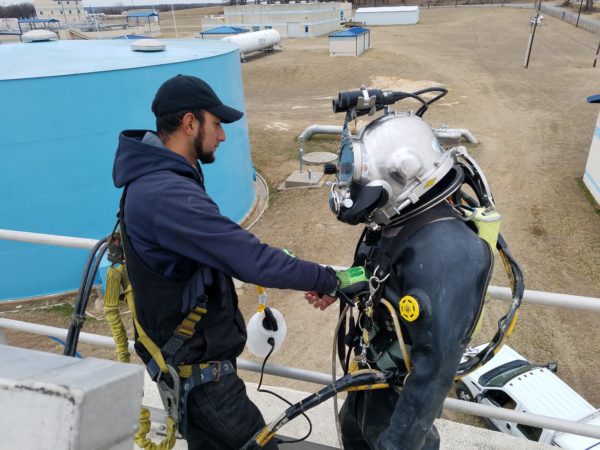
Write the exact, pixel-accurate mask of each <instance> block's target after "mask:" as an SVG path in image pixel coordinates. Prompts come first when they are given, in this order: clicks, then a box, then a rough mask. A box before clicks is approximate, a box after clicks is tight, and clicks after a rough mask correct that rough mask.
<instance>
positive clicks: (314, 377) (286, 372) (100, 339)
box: [0, 317, 331, 384]
mask: <svg viewBox="0 0 600 450" xmlns="http://www.w3.org/2000/svg"><path fill="white" fill-rule="evenodd" d="M2 329H7V330H14V331H25V332H27V333H32V334H39V335H42V336H54V337H57V338H59V339H63V340H64V339H66V337H67V333H68V330H66V329H63V328H57V327H50V326H47V325H40V324H37V323H31V322H21V321H18V320H12V319H5V318H1V317H0V337H1V330H2ZM79 342H82V343H84V344H93V345H98V346H100V347H108V348H115V347H116V345H115V341H114V340H113V338H112V337H109V336H100V335H98V334H91V333H83V332H82V333H80V334H79ZM133 343H134V342H133V341H129V350H130V351H134V349H133ZM237 364H238V367H239V368H240V369H243V370H248V371H249V372H260V368H261V364H259V363H257V362H254V361H248V360H247V359H243V358H238V359H237ZM265 373H267V374H271V375H277V376H280V377H284V378H293V379H297V380H301V381H308V382H310V383H317V384H329V383H330V382H331V376H330V375H326V374H324V373H320V372H313V371H310V370H304V369H296V368H291V367H285V366H278V365H274V364H266V365H265Z"/></svg>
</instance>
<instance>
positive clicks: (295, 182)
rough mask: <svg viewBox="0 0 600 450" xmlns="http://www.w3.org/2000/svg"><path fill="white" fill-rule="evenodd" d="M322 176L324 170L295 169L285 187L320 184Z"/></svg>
mask: <svg viewBox="0 0 600 450" xmlns="http://www.w3.org/2000/svg"><path fill="white" fill-rule="evenodd" d="M321 178H323V172H317V171H314V170H311V171H308V170H303V171H302V172H300V171H299V170H294V171H293V172H292V173H291V175H290V176H289V177H287V179H286V180H285V183H284V185H285V187H286V188H290V187H310V186H320V185H321V184H320V182H321Z"/></svg>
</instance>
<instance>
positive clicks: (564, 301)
mask: <svg viewBox="0 0 600 450" xmlns="http://www.w3.org/2000/svg"><path fill="white" fill-rule="evenodd" d="M488 294H489V295H490V296H491V297H492V298H495V299H498V300H508V301H512V299H513V298H512V292H511V291H510V289H509V288H507V287H500V286H489V287H488ZM523 303H529V304H532V305H544V306H556V307H561V308H567V309H582V310H585V311H595V312H600V298H596V297H582V296H580V295H569V294H557V293H555V292H542V291H530V290H525V293H524V295H523Z"/></svg>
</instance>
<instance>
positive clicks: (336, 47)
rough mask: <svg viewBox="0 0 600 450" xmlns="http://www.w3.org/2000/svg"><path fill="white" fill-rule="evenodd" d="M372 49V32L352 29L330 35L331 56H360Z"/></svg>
mask: <svg viewBox="0 0 600 450" xmlns="http://www.w3.org/2000/svg"><path fill="white" fill-rule="evenodd" d="M370 47H371V31H370V30H369V29H368V28H362V27H352V28H348V29H347V30H343V31H337V32H335V33H332V34H330V35H329V56H359V55H360V54H361V53H363V52H364V51H366V50H367V49H368V48H370Z"/></svg>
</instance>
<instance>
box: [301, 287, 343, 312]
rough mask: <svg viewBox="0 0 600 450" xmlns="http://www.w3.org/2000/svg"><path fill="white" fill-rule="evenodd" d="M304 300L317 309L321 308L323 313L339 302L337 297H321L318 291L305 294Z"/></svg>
mask: <svg viewBox="0 0 600 450" xmlns="http://www.w3.org/2000/svg"><path fill="white" fill-rule="evenodd" d="M304 298H305V299H306V300H307V301H308V303H310V304H311V305H313V306H314V307H315V308H319V309H320V310H321V311H323V310H324V309H326V308H327V307H329V306H330V305H332V304H333V303H335V301H336V300H337V299H336V298H335V297H332V296H330V295H326V294H325V295H321V296H319V294H318V293H317V291H309V292H307V293H306V294H304Z"/></svg>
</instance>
